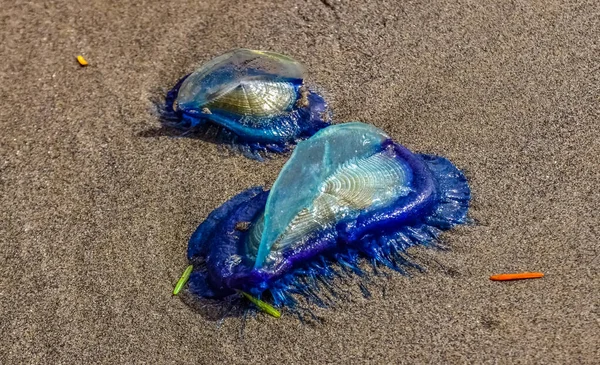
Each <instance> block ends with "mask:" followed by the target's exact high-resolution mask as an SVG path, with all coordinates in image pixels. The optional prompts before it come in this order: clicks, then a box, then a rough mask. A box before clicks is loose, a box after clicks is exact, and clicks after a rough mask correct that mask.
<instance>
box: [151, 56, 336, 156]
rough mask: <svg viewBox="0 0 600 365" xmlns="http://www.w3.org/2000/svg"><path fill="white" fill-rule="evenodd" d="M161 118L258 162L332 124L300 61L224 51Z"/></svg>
mask: <svg viewBox="0 0 600 365" xmlns="http://www.w3.org/2000/svg"><path fill="white" fill-rule="evenodd" d="M162 114H163V118H162V119H163V122H165V124H167V125H168V126H171V127H176V128H178V129H182V130H184V131H190V132H199V133H210V134H211V135H212V136H213V138H212V139H213V140H214V141H216V142H220V143H226V144H230V145H233V146H236V147H238V148H239V149H240V150H241V151H242V152H243V153H245V154H246V155H248V156H249V157H254V158H258V159H260V152H270V153H281V152H285V151H286V150H287V147H288V146H289V145H290V144H294V143H295V142H296V141H297V140H299V139H303V138H307V137H310V136H312V135H313V134H314V133H316V132H317V131H318V130H320V129H322V128H324V127H326V126H328V125H329V123H328V119H329V113H328V110H327V104H326V103H325V100H324V99H323V98H322V97H321V96H320V95H319V94H317V93H316V92H314V91H312V90H309V89H308V87H307V86H305V85H304V68H303V67H302V65H301V64H300V63H298V62H297V61H295V60H294V59H292V58H290V57H287V56H284V55H280V54H277V53H273V52H262V51H254V50H249V49H236V50H233V51H231V52H228V53H225V54H223V55H221V56H219V57H216V58H214V59H213V60H211V61H210V62H208V63H206V64H204V65H202V66H201V67H200V68H198V69H197V70H196V71H194V72H193V73H191V74H189V75H187V76H186V77H184V78H183V79H182V80H180V81H179V83H178V84H177V85H176V86H175V87H174V88H173V89H172V90H171V91H169V93H168V94H167V97H166V103H165V106H164V110H163V113H162ZM215 130H216V132H215ZM207 131H210V132H207Z"/></svg>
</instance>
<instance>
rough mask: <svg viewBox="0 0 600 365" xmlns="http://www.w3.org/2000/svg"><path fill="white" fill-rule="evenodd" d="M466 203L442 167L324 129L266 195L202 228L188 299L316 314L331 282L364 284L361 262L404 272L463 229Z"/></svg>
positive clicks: (353, 127) (359, 126)
mask: <svg viewBox="0 0 600 365" xmlns="http://www.w3.org/2000/svg"><path fill="white" fill-rule="evenodd" d="M469 201H470V189H469V185H468V183H467V180H466V178H465V176H464V175H463V173H462V172H461V171H460V170H458V169H457V168H456V167H455V166H454V165H453V164H452V163H451V162H450V161H448V160H447V159H445V158H443V157H439V156H433V155H425V154H416V153H413V152H411V151H409V150H408V149H406V148H405V147H403V146H401V145H400V144H398V143H396V142H394V141H393V140H392V139H391V138H390V137H389V136H388V135H386V134H385V133H384V132H382V131H381V130H379V129H377V128H376V127H374V126H371V125H368V124H364V123H359V122H353V123H346V124H338V125H332V126H330V127H327V128H325V129H322V130H320V131H319V132H317V133H316V134H315V135H314V136H312V137H311V138H309V139H307V140H305V141H302V142H300V143H299V144H298V146H297V147H296V148H295V150H294V152H293V154H292V155H291V158H290V159H289V161H287V163H286V164H285V165H284V167H283V169H282V170H281V172H280V174H279V176H278V177H277V179H276V181H275V183H274V184H273V187H272V189H271V190H270V191H263V189H262V188H260V187H258V188H251V189H248V190H246V191H243V192H241V193H240V194H238V195H237V196H235V197H233V198H232V199H230V200H229V201H227V202H226V203H224V204H223V205H222V206H221V207H219V208H217V209H215V210H214V211H213V212H212V213H211V214H210V215H209V216H208V217H207V218H206V220H205V221H204V222H203V223H202V224H200V226H199V227H198V228H197V230H196V231H195V232H194V234H193V235H192V237H191V238H190V241H189V245H188V259H189V262H190V265H191V266H192V268H191V269H190V270H192V272H191V275H190V279H189V290H190V292H191V293H193V294H196V295H198V296H200V297H203V298H213V299H226V298H227V299H228V300H230V299H231V298H234V297H241V295H244V296H246V297H247V298H249V299H251V300H253V301H255V304H256V303H259V307H260V306H261V305H266V306H268V304H265V302H270V303H272V304H273V305H274V306H275V307H288V308H291V309H292V310H293V309H294V308H296V307H297V305H298V302H297V299H298V298H299V296H298V295H300V297H301V296H302V295H304V296H305V297H306V298H307V299H309V300H312V301H314V302H315V303H317V304H322V303H323V299H324V298H323V297H324V296H327V295H326V294H324V293H325V292H327V291H331V293H334V292H335V291H334V290H333V287H334V286H333V284H335V283H334V280H333V279H334V278H335V277H336V275H339V274H340V273H350V274H352V273H356V274H358V275H363V274H365V272H364V270H362V269H361V268H360V266H359V263H360V260H366V261H368V262H370V263H371V264H372V266H373V269H374V271H375V272H377V267H378V266H385V267H388V268H391V269H393V270H397V271H400V272H403V267H405V266H406V265H411V262H410V260H408V259H407V257H406V256H405V251H406V249H407V248H409V247H411V246H414V245H432V244H434V243H435V242H436V240H437V238H438V236H439V235H440V233H441V232H442V231H444V230H448V229H450V228H452V227H454V226H455V225H458V224H462V223H465V222H466V221H467V210H468V207H469ZM361 289H363V290H364V291H363V292H368V291H367V289H366V288H363V287H361ZM332 295H333V294H332ZM259 299H260V300H259Z"/></svg>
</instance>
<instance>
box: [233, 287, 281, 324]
mask: <svg viewBox="0 0 600 365" xmlns="http://www.w3.org/2000/svg"><path fill="white" fill-rule="evenodd" d="M238 292H239V293H240V294H242V295H243V296H244V297H246V299H248V300H249V301H251V302H252V304H254V305H255V306H256V307H257V308H258V309H260V310H261V311H263V312H265V313H267V314H268V315H271V316H273V317H275V318H279V317H281V313H280V312H279V311H278V310H277V309H275V307H273V306H272V305H270V304H269V303H267V302H263V301H262V300H260V299H258V298H255V297H253V296H252V295H250V294H248V293H246V292H243V291H241V290H238Z"/></svg>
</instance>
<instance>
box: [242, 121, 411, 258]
mask: <svg viewBox="0 0 600 365" xmlns="http://www.w3.org/2000/svg"><path fill="white" fill-rule="evenodd" d="M387 139H388V136H387V135H385V134H384V133H383V132H382V131H381V130H379V129H377V128H375V127H373V126H370V125H367V124H363V123H346V124H339V125H334V126H331V127H328V128H325V129H323V130H321V131H319V132H318V133H317V134H315V135H314V136H313V137H312V138H310V139H308V140H306V141H303V142H301V143H300V144H298V147H297V148H296V150H295V151H294V153H293V154H292V157H291V158H290V160H289V161H288V162H287V163H286V165H285V166H284V168H283V169H282V172H281V173H280V175H279V177H278V178H277V180H276V181H275V184H274V185H273V188H272V189H271V192H270V193H269V198H268V199H267V204H266V208H265V213H264V216H263V217H262V218H261V220H262V221H263V222H264V224H262V225H260V224H258V223H259V222H257V223H255V224H254V227H253V228H252V230H251V231H250V237H249V242H248V249H249V251H253V249H254V247H256V246H257V242H256V241H257V238H258V236H259V235H260V244H258V250H257V251H258V253H257V255H256V263H255V267H261V266H262V265H263V263H264V261H265V259H266V257H267V256H268V255H269V254H270V253H271V252H274V251H277V250H282V249H285V248H287V247H289V246H290V245H293V244H301V243H302V241H303V240H304V239H305V238H306V237H308V236H309V235H311V234H313V233H315V232H317V231H319V230H321V229H323V228H325V227H328V226H330V225H332V224H334V223H335V222H338V221H340V220H342V219H345V218H348V217H352V216H356V215H358V214H359V213H360V212H363V211H367V210H371V209H376V208H378V207H381V206H385V205H386V204H389V203H391V202H392V201H394V200H396V199H397V198H399V197H401V196H404V195H407V194H408V193H409V192H410V186H411V182H412V172H411V171H410V169H409V167H408V166H407V165H406V164H405V163H404V162H403V161H402V160H400V159H398V158H397V157H396V156H395V155H394V154H393V153H391V152H390V151H386V150H382V143H383V142H384V141H385V140H387ZM259 225H260V226H261V227H257V226H259ZM259 231H261V232H259Z"/></svg>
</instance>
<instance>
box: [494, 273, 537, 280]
mask: <svg viewBox="0 0 600 365" xmlns="http://www.w3.org/2000/svg"><path fill="white" fill-rule="evenodd" d="M543 277H544V273H541V272H521V273H515V274H499V275H492V276H490V280H494V281H508V280H523V279H539V278H543Z"/></svg>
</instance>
